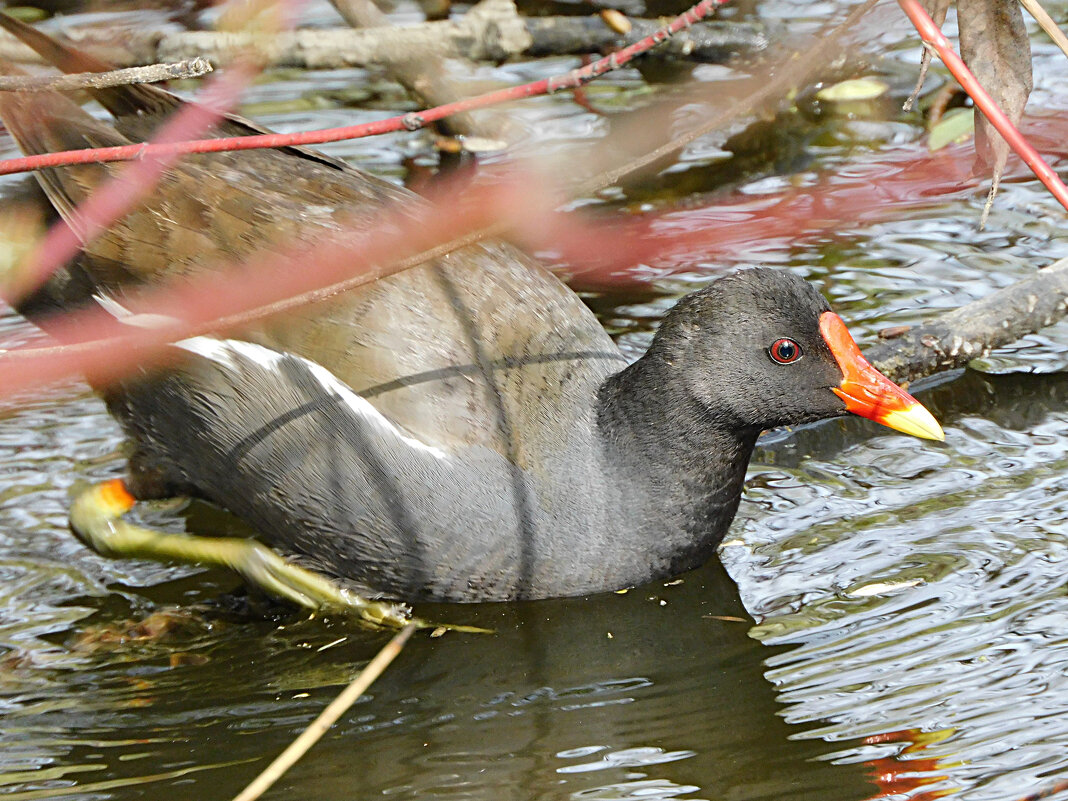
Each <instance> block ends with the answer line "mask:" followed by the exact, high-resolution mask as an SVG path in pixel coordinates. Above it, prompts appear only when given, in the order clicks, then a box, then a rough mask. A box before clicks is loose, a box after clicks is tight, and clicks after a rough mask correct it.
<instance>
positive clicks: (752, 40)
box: [0, 3, 767, 69]
mask: <svg viewBox="0 0 1068 801" xmlns="http://www.w3.org/2000/svg"><path fill="white" fill-rule="evenodd" d="M476 8H477V7H476ZM508 9H510V10H508ZM631 22H632V24H633V25H634V28H635V31H634V32H632V33H630V34H626V35H621V34H619V33H615V32H614V31H612V29H611V28H609V27H608V26H607V25H606V24H605V23H604V21H603V20H601V18H600V17H594V18H592V19H591V20H584V19H581V18H580V19H573V18H571V19H559V20H557V19H555V18H548V19H539V20H524V19H522V18H521V17H519V15H518V14H517V13H515V10H514V7H512V6H511V4H510V3H506V4H495V5H494V9H493V11H492V13H484V14H476V13H472V12H468V13H467V14H465V15H464V16H463V17H462V18H460V19H458V20H449V21H447V22H426V23H422V24H418V25H406V26H403V27H395V28H363V29H360V30H351V29H348V28H329V29H305V30H297V31H284V32H280V33H277V34H274V35H270V36H265V35H259V34H257V35H253V34H239V33H229V32H220V31H179V32H174V31H159V30H134V31H125V32H124V33H123V36H122V38H121V39H120V40H117V39H115V38H114V33H113V32H110V31H106V30H101V29H100V28H71V29H68V30H66V31H64V32H63V33H62V34H60V35H59V38H62V39H64V40H65V41H67V42H69V43H70V44H73V45H76V46H78V47H81V48H83V49H85V50H87V51H89V52H92V53H94V54H95V55H98V56H99V57H101V58H105V59H106V60H108V61H110V62H111V63H113V64H115V65H116V66H124V67H128V66H136V65H140V64H150V63H154V62H167V61H179V60H182V59H188V58H193V57H194V56H203V57H204V58H207V59H208V60H209V61H211V62H212V63H213V64H216V65H218V64H220V63H226V62H229V61H232V60H233V57H234V54H235V53H237V52H240V51H242V50H243V49H248V48H252V49H254V50H256V52H257V54H258V55H259V56H260V57H262V58H263V59H264V62H265V63H266V64H268V65H270V66H276V67H295V68H302V69H337V68H342V67H368V66H382V65H387V66H388V65H391V64H393V63H396V62H398V61H402V60H404V59H406V58H410V57H411V54H412V53H416V52H418V53H420V54H424V55H426V54H431V53H432V54H434V55H436V56H438V57H441V58H466V59H468V60H471V61H493V62H496V61H504V60H506V59H508V58H513V57H520V56H533V55H535V54H537V55H550V54H553V53H555V52H556V50H555V49H554V48H561V49H562V52H561V54H576V53H582V52H588V53H596V52H601V51H603V50H610V49H613V48H616V47H623V46H626V45H628V44H631V43H632V42H633V41H636V39H637V38H640V36H636V35H635V34H636V33H638V34H645V33H648V32H649V31H652V30H654V29H656V28H659V27H660V26H661V25H662V22H661V21H658V20H641V19H632V20H631ZM705 25H706V23H701V24H699V25H695V26H694V27H693V28H692V29H691V30H688V31H681V32H679V33H678V34H677V35H676V37H675V39H674V40H673V42H674V43H672V44H668V45H665V47H667V48H669V49H668V50H666V51H664V52H666V53H668V54H670V55H672V56H673V57H677V58H682V57H686V58H688V59H690V60H694V61H720V60H722V57H723V56H725V55H727V54H731V55H734V54H737V53H746V52H753V51H754V50H762V49H764V48H765V47H767V39H766V37H765V36H764V34H763V33H762V32H761V30H760V29H759V28H757V27H754V26H752V25H749V24H743V23H722V22H721V23H713V24H712V27H711V28H706V27H705ZM612 37H614V38H612ZM554 42H555V43H554ZM0 59H4V60H9V61H15V62H23V63H25V62H31V63H38V61H39V59H37V57H36V56H35V55H34V54H33V52H32V51H31V50H29V49H28V48H26V47H25V46H23V45H22V44H19V43H18V42H16V41H15V40H14V39H12V38H11V37H9V36H7V35H2V36H0Z"/></svg>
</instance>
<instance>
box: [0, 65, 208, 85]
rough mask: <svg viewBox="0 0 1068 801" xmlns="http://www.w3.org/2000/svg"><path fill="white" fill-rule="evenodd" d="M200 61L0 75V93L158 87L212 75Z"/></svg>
mask: <svg viewBox="0 0 1068 801" xmlns="http://www.w3.org/2000/svg"><path fill="white" fill-rule="evenodd" d="M212 69H213V68H212V66H211V63H210V62H209V61H208V60H207V59H203V58H200V57H197V58H193V59H189V60H188V61H178V62H175V63H172V64H149V65H148V66H147V67H127V68H125V69H120V70H110V71H108V72H78V73H74V74H73V75H0V92H52V91H56V92H68V91H72V90H76V89H107V88H109V87H112V86H129V85H131V84H135V83H159V82H160V81H173V80H178V79H180V78H199V77H200V76H201V75H207V74H208V73H209V72H211V71H212Z"/></svg>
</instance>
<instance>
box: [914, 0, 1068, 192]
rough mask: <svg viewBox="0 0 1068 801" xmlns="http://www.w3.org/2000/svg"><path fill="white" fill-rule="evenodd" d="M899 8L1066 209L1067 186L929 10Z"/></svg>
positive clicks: (919, 7) (919, 5) (916, 3)
mask: <svg viewBox="0 0 1068 801" xmlns="http://www.w3.org/2000/svg"><path fill="white" fill-rule="evenodd" d="M898 4H899V5H900V6H901V9H902V10H903V11H904V12H905V14H907V15H908V18H909V19H910V20H912V24H913V25H915V26H916V30H917V31H918V32H919V34H920V37H921V38H922V39H923V41H924V42H926V43H927V44H928V45H930V46H931V47H933V48H934V49H935V51H936V52H937V53H938V57H939V58H941V59H942V62H943V63H944V64H945V65H946V67H947V68H948V69H949V71H950V72H951V73H953V77H954V78H956V79H957V82H958V83H959V84H960V85H961V87H962V88H963V89H964V91H965V92H967V93H968V96H969V97H970V98H971V99H972V101H973V102H974V103H975V105H976V106H977V107H978V108H979V110H980V111H982V112H983V114H984V115H985V116H986V118H987V119H988V120H990V123H991V124H992V125H993V126H994V127H995V128H996V129H997V131H998V133H1000V134H1001V135H1002V136H1003V137H1005V141H1006V142H1008V143H1009V146H1010V147H1011V148H1012V149H1013V151H1015V152H1016V154H1017V155H1018V156H1019V157H1020V158H1022V159H1023V160H1024V162H1025V163H1026V164H1027V166H1028V167H1030V168H1031V170H1032V172H1034V174H1035V175H1036V176H1037V177H1038V180H1040V181H1041V182H1042V183H1043V184H1045V186H1046V188H1047V189H1049V191H1050V192H1052V193H1053V196H1054V197H1055V198H1057V200H1058V201H1059V202H1060V204H1061V205H1062V206H1064V208H1065V209H1068V187H1066V186H1065V185H1064V183H1063V182H1062V181H1061V179H1060V177H1059V176H1058V175H1057V173H1055V172H1054V171H1053V170H1052V169H1051V168H1050V166H1049V165H1048V164H1046V162H1045V161H1043V160H1042V157H1041V156H1040V155H1039V154H1038V152H1037V151H1036V150H1035V149H1034V148H1033V147H1031V145H1030V144H1029V143H1028V141H1027V140H1026V139H1025V138H1024V137H1023V135H1022V134H1021V133H1020V132H1019V130H1017V128H1016V126H1015V125H1013V124H1012V122H1011V121H1010V120H1009V118H1008V117H1006V116H1005V113H1004V112H1003V111H1002V110H1001V109H1000V108H999V107H998V104H997V103H995V102H994V99H993V98H992V97H991V96H990V95H989V93H987V91H986V90H985V89H984V88H983V87H982V85H981V84H980V83H979V81H978V80H976V78H975V75H973V74H972V71H971V70H970V69H968V66H967V65H966V64H965V63H964V61H963V60H962V59H961V57H960V56H958V55H957V54H956V52H954V50H953V47H952V45H950V43H949V40H948V39H946V37H945V35H944V34H943V33H942V31H941V30H940V29H939V27H938V26H937V25H935V23H934V20H932V19H931V16H930V14H928V13H927V11H926V10H924V8H923V6H922V5H921V4H920V2H919V0H898Z"/></svg>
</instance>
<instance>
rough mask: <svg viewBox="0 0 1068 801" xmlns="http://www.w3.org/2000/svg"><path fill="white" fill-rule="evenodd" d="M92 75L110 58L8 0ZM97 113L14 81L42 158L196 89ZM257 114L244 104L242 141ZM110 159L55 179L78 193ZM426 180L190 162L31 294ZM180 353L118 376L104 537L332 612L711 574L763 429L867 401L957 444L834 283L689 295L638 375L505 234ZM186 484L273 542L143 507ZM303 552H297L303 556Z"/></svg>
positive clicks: (118, 287)
mask: <svg viewBox="0 0 1068 801" xmlns="http://www.w3.org/2000/svg"><path fill="white" fill-rule="evenodd" d="M0 19H2V20H3V22H2V25H3V27H5V28H7V29H8V30H9V31H11V32H12V33H15V34H16V35H17V36H19V38H21V39H23V40H24V41H26V42H27V43H28V44H30V45H31V46H33V47H35V48H36V49H37V50H38V52H40V53H41V54H42V55H43V56H44V57H45V58H47V59H49V60H51V61H53V62H54V63H56V64H57V66H60V67H61V68H62V69H64V70H67V71H84V70H94V69H102V68H104V67H105V66H106V65H103V64H101V63H99V62H97V61H95V60H94V59H90V58H89V57H88V56H86V55H85V54H81V53H79V52H77V51H74V50H72V49H70V48H67V47H65V46H63V45H61V44H58V43H55V42H53V41H52V40H50V39H48V38H46V37H44V36H43V35H42V34H40V33H38V32H36V31H34V30H33V29H30V28H27V27H26V26H24V25H21V24H19V23H16V22H14V21H12V20H10V19H9V18H0ZM93 95H94V96H95V97H96V99H97V100H99V102H100V103H101V104H103V105H104V106H105V107H106V108H107V109H108V110H109V111H110V112H111V113H112V114H113V115H114V117H115V124H114V126H112V125H108V124H105V123H103V122H101V121H98V120H95V119H93V118H92V117H90V116H89V115H88V114H87V113H85V112H84V111H83V110H82V109H81V108H80V107H79V106H78V105H76V104H75V103H73V102H72V101H70V100H68V99H66V98H64V97H61V96H59V95H56V94H48V93H44V94H41V93H38V94H33V95H25V94H19V95H15V94H8V95H4V96H2V97H0V116H2V118H3V121H4V122H5V124H6V125H7V127H8V130H9V131H11V133H12V135H13V136H14V137H15V138H16V139H17V140H18V142H19V144H20V145H21V147H22V148H23V149H24V150H25V151H27V152H31V153H39V152H45V151H49V150H56V149H73V148H85V147H90V146H94V147H95V146H102V145H111V144H124V143H127V142H128V141H131V140H132V141H141V140H143V139H144V138H145V137H146V136H148V135H149V134H150V132H151V130H152V129H153V128H154V127H155V126H156V125H158V123H159V122H160V120H161V119H162V117H163V116H165V115H166V114H167V113H168V112H170V111H173V110H174V109H175V108H176V107H178V105H179V104H180V102H181V101H179V100H178V99H177V98H176V97H174V96H173V95H171V94H169V93H167V92H165V91H163V90H161V89H159V88H155V87H149V86H131V87H119V88H114V89H103V90H96V91H94V92H93ZM259 130H260V129H258V128H256V127H255V126H253V125H252V124H251V123H249V122H247V121H244V120H241V119H239V118H236V117H231V118H227V119H226V120H225V121H223V122H222V123H221V124H220V125H219V126H218V129H217V133H218V134H219V135H227V136H232V135H241V134H247V133H249V132H252V131H259ZM111 170H112V168H111V167H108V166H103V165H85V166H78V167H69V168H62V169H50V170H44V171H41V172H40V173H38V179H39V181H40V184H41V186H42V187H43V189H44V191H45V192H46V193H47V195H48V197H49V199H50V200H51V202H52V204H53V205H54V207H55V208H56V210H57V211H58V212H59V213H60V214H61V215H63V216H65V217H67V218H68V219H69V218H70V216H71V214H72V209H74V208H75V207H76V206H77V204H78V203H79V202H81V201H82V200H84V199H85V197H86V196H87V194H88V193H89V192H90V191H91V190H92V188H93V187H95V186H96V185H98V184H99V183H100V182H101V180H102V179H104V178H105V177H106V176H107V174H108V173H109V172H110V171H111ZM397 201H402V202H407V203H415V202H417V201H416V200H415V199H414V197H413V196H411V195H409V193H407V192H406V191H405V190H403V189H400V188H397V187H395V186H392V185H389V184H387V183H385V182H383V181H380V180H378V179H376V178H374V177H372V176H369V175H366V174H364V173H362V172H360V171H358V170H355V169H353V168H351V167H348V166H346V165H344V164H342V163H339V162H336V161H334V160H332V159H330V158H327V157H325V156H322V155H319V154H315V153H313V152H310V151H306V150H302V149H297V148H286V149H281V150H273V151H268V150H258V151H250V152H243V153H236V154H234V153H220V154H214V155H201V156H192V157H189V158H186V159H184V160H183V161H182V162H181V163H180V164H179V165H178V166H176V167H174V168H172V169H171V170H170V171H169V172H168V173H167V174H166V176H165V178H164V179H163V181H162V182H161V183H160V185H159V187H158V188H157V190H156V191H155V192H154V194H153V195H152V196H151V197H150V198H149V199H148V200H146V201H145V202H143V203H142V204H141V205H140V206H138V208H136V209H135V210H134V211H132V212H130V213H129V214H128V215H127V216H126V217H125V218H124V219H123V220H122V221H121V222H120V223H118V224H117V225H115V226H114V227H113V228H112V229H111V230H110V231H108V232H107V233H105V234H104V235H103V236H102V237H100V238H99V239H97V240H95V241H93V242H91V243H89V244H88V245H86V247H85V250H84V253H83V254H82V255H81V256H80V257H79V258H78V260H77V261H76V262H75V263H73V264H71V265H70V266H69V267H68V268H67V269H66V270H64V271H63V272H61V273H60V274H57V275H56V276H54V277H53V278H52V279H51V280H50V281H49V283H48V284H47V285H45V286H44V287H43V288H42V289H41V290H40V291H39V292H37V293H36V294H35V295H34V296H33V297H30V298H28V299H26V300H25V302H24V303H23V304H22V308H23V310H24V311H25V313H27V314H28V315H30V316H32V317H33V318H35V319H37V320H40V321H42V322H43V324H45V325H47V318H48V315H49V314H50V313H51V312H52V311H53V310H55V309H57V308H58V309H64V308H69V307H71V306H73V305H77V304H79V303H85V302H96V303H101V304H103V305H105V307H106V308H108V309H111V310H113V311H114V313H115V315H116V316H117V317H118V318H119V320H120V321H121V319H122V315H123V310H122V305H121V304H122V301H123V295H124V292H126V291H128V290H129V288H130V287H133V286H137V285H143V284H145V283H151V282H154V281H158V280H161V279H163V278H166V277H173V276H175V275H187V274H191V273H195V272H197V271H201V270H205V269H209V267H210V265H213V264H218V263H225V262H227V261H232V260H236V259H245V258H248V257H249V256H250V255H251V254H253V253H254V252H256V251H257V250H260V249H265V248H268V247H270V246H271V245H272V244H274V243H279V242H283V241H284V242H287V243H289V242H292V241H294V240H301V239H303V240H309V239H313V238H315V237H316V236H317V235H322V233H323V232H324V231H329V230H331V229H334V228H336V227H338V226H339V225H341V220H342V219H344V220H346V221H347V222H348V221H351V220H352V219H356V220H357V221H363V222H365V223H366V224H368V225H370V224H371V220H373V218H374V216H375V213H376V211H377V210H379V209H381V208H382V207H383V206H384V205H385V204H387V203H393V202H397ZM176 347H177V348H180V349H181V350H182V351H184V352H185V358H184V359H183V361H182V362H181V364H179V365H177V366H174V367H171V368H168V369H166V370H156V371H153V372H151V373H147V374H145V373H142V374H140V375H137V376H135V377H133V378H129V379H127V380H125V381H123V382H121V383H119V384H117V385H112V386H108V387H106V388H102V390H101V391H102V393H103V395H104V397H105V398H106V400H107V403H108V406H109V408H110V410H111V412H112V413H113V414H114V415H115V416H116V417H117V418H118V420H119V421H120V422H121V424H122V425H123V427H124V429H125V430H126V432H127V433H128V434H129V435H130V437H131V438H132V439H133V441H134V443H135V445H136V452H135V454H134V456H133V457H132V458H131V460H130V465H129V477H128V479H127V480H126V481H125V482H108V483H107V484H103V485H99V486H97V487H95V488H94V489H92V490H91V491H89V492H87V493H85V494H84V495H83V496H81V497H80V498H79V499H78V500H77V501H76V502H75V506H74V509H73V511H72V524H73V527H74V528H75V530H76V532H77V533H78V534H79V535H80V536H82V537H83V538H84V539H85V540H86V541H88V542H89V543H90V544H91V545H92V546H93V547H95V548H96V549H98V550H100V551H102V552H105V553H109V554H119V555H129V554H136V555H152V556H155V557H162V558H179V559H186V560H190V561H204V562H213V563H224V564H229V565H231V566H232V567H234V568H236V569H237V570H239V571H241V572H242V573H243V574H244V575H245V576H246V577H248V578H250V579H251V580H253V581H255V582H256V583H258V584H260V585H262V586H264V587H265V588H267V589H268V590H270V591H271V592H274V593H277V594H279V595H282V596H284V597H288V598H290V599H292V600H295V601H298V602H300V603H303V604H305V605H308V606H311V607H317V606H321V605H327V606H336V605H346V604H348V605H351V606H355V607H356V608H358V609H359V610H361V611H362V612H363V613H364V614H366V615H368V616H369V617H375V616H378V617H389V616H390V615H392V614H393V613H392V612H391V611H390V607H388V606H384V605H376V604H374V603H370V602H365V601H362V600H360V599H358V598H357V597H356V595H355V594H356V593H358V594H359V595H362V596H365V597H372V598H381V597H386V598H395V599H403V600H406V601H417V600H447V601H487V600H510V599H520V598H546V597H553V596H569V595H581V594H585V593H593V592H598V591H602V590H613V589H618V588H621V587H626V586H631V585H635V584H640V583H642V582H646V581H649V580H651V579H655V578H658V577H663V576H670V575H672V574H675V573H678V572H680V571H683V570H686V569H688V568H692V567H695V566H697V565H700V564H701V563H702V562H704V561H705V560H706V559H708V558H709V557H710V556H711V555H712V553H713V551H714V550H715V548H716V545H717V544H718V543H719V541H720V539H721V538H722V536H723V534H724V532H725V531H726V530H727V528H728V526H729V525H730V523H731V520H732V519H733V517H734V514H735V511H736V510H737V507H738V502H739V498H740V495H741V492H742V482H743V478H744V476H745V471H746V465H747V463H748V461H749V457H750V455H751V453H752V450H753V447H754V443H755V442H756V439H757V436H758V435H759V434H760V432H761V431H762V430H764V429H768V428H774V427H776V426H782V425H787V424H796V423H804V422H808V421H812V420H819V419H822V418H828V417H836V416H839V415H844V414H846V413H847V412H853V413H855V414H859V415H862V416H864V417H869V418H871V419H873V420H876V421H878V422H880V423H883V424H885V425H888V426H890V427H892V428H896V429H898V430H900V431H904V432H907V433H911V434H915V435H917V436H920V437H927V438H930V439H942V437H943V435H942V430H941V428H940V427H939V426H938V423H937V422H936V421H935V420H934V418H933V417H931V415H930V414H929V413H928V412H927V410H926V409H924V408H923V407H922V406H921V405H920V404H919V403H918V402H917V401H916V400H914V399H913V398H912V397H911V396H909V395H908V394H907V393H905V392H904V391H902V390H901V389H900V388H899V387H897V386H896V385H894V384H893V383H892V382H890V381H889V380H888V379H886V378H885V377H883V376H882V375H881V374H880V373H878V372H877V371H876V370H875V369H874V368H873V367H872V366H871V365H870V364H868V362H866V361H865V359H864V358H863V356H862V355H861V353H860V351H859V350H858V349H857V347H856V345H855V344H854V342H853V340H852V338H851V337H850V335H849V333H848V332H847V330H846V328H845V325H844V324H843V323H842V320H841V319H840V318H839V317H838V316H837V315H836V314H834V313H833V312H832V311H831V310H830V307H829V306H828V304H827V302H826V301H825V300H824V299H823V297H822V296H821V295H820V294H819V293H818V292H817V291H816V290H815V289H814V288H813V287H812V286H811V285H809V284H807V283H806V282H805V281H803V280H801V279H800V278H798V277H796V276H794V275H792V274H790V273H788V272H783V271H777V270H770V269H753V270H747V271H743V272H739V273H737V274H735V275H732V276H730V277H726V278H723V279H720V280H718V281H716V282H714V283H713V284H711V285H710V286H708V287H707V288H705V289H702V290H701V291H698V292H695V293H694V294H692V295H689V296H687V297H685V298H683V299H682V300H681V301H680V302H679V303H678V304H677V305H676V306H675V308H674V309H672V310H671V312H670V313H669V314H668V315H667V316H666V317H665V318H664V321H663V323H662V325H661V326H660V329H659V331H658V332H657V334H656V336H655V338H654V340H653V344H652V346H651V347H650V348H649V351H648V352H647V353H646V354H645V355H644V356H643V357H642V358H640V359H639V360H638V361H637V362H635V363H633V364H631V365H629V366H628V365H627V364H626V360H625V359H624V357H623V356H622V355H621V353H620V351H619V350H618V349H617V348H616V346H615V345H614V343H613V342H612V340H611V339H610V338H609V337H608V335H607V334H606V333H605V331H604V330H603V328H602V327H601V326H600V325H599V323H598V322H597V320H596V319H595V318H594V316H593V314H592V313H591V312H590V311H589V309H588V308H587V307H586V306H585V305H584V304H583V303H582V302H581V301H580V300H579V298H578V297H577V296H576V295H575V294H574V293H573V292H571V291H570V290H569V289H568V288H567V287H565V286H564V285H563V284H562V283H561V282H560V281H558V280H557V279H556V278H555V277H554V276H552V275H551V274H549V273H548V272H546V271H545V270H544V269H543V268H542V267H540V266H539V265H538V264H537V263H535V262H534V261H533V260H532V259H530V258H529V257H527V256H525V255H524V254H522V253H521V252H519V251H518V250H516V249H515V248H513V247H511V246H509V245H506V244H503V243H499V242H497V243H486V244H479V245H477V246H472V247H467V248H464V249H462V250H458V251H456V252H454V253H452V254H450V255H448V256H445V257H443V258H441V259H439V260H437V261H434V262H431V263H427V264H424V265H422V266H420V267H417V268H414V269H410V270H407V271H405V272H402V273H399V274H396V275H392V276H390V277H387V278H383V279H381V280H378V281H377V282H375V283H373V284H370V285H366V286H364V287H361V288H359V289H356V290H353V291H351V292H348V293H347V294H345V295H343V296H341V297H338V298H336V299H333V300H331V301H329V302H324V303H320V304H318V305H316V306H314V307H310V308H306V309H304V310H303V311H299V312H297V313H294V314H292V315H289V316H287V317H286V318H285V319H284V320H282V321H280V322H272V323H267V324H264V325H262V326H259V327H257V328H255V329H250V330H247V331H245V332H243V333H242V335H241V338H240V339H236V338H235V339H219V338H215V337H210V336H200V337H196V338H194V339H189V340H185V341H182V342H179V343H176ZM176 494H185V495H193V496H197V497H200V498H204V499H207V500H209V501H212V502H214V503H216V504H219V505H220V506H223V507H225V508H227V509H229V510H231V511H232V512H234V513H236V514H237V515H238V516H240V517H241V518H243V519H244V520H246V521H247V522H249V523H250V524H252V525H253V526H254V527H255V528H256V530H257V531H258V532H259V533H260V534H261V535H262V537H263V539H264V540H265V541H266V542H267V543H269V544H270V545H271V546H273V547H276V548H278V549H279V551H281V552H282V553H284V554H285V557H286V558H285V559H283V558H281V557H279V556H277V555H276V554H275V553H274V552H273V551H270V550H268V549H267V548H265V547H264V546H261V545H258V544H256V543H254V542H251V541H248V540H232V539H213V538H202V537H188V536H185V535H164V534H161V533H157V532H150V531H148V530H146V529H142V528H138V527H135V526H132V525H130V524H128V523H125V522H124V521H122V520H121V516H122V514H123V513H124V512H126V511H128V510H129V508H130V507H131V506H132V505H133V503H134V500H135V499H148V498H159V497H164V496H170V495H176ZM298 565H299V566H298Z"/></svg>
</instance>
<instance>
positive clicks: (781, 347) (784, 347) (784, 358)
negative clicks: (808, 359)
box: [768, 337, 801, 364]
mask: <svg viewBox="0 0 1068 801" xmlns="http://www.w3.org/2000/svg"><path fill="white" fill-rule="evenodd" d="M768 355H769V356H771V358H772V360H773V361H775V362H777V363H779V364H790V363H791V362H796V361H797V360H798V359H800V358H801V346H800V345H798V344H797V343H796V342H794V341H793V340H792V339H787V338H786V337H783V338H782V339H776V340H775V341H774V342H772V343H771V347H770V348H768Z"/></svg>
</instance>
